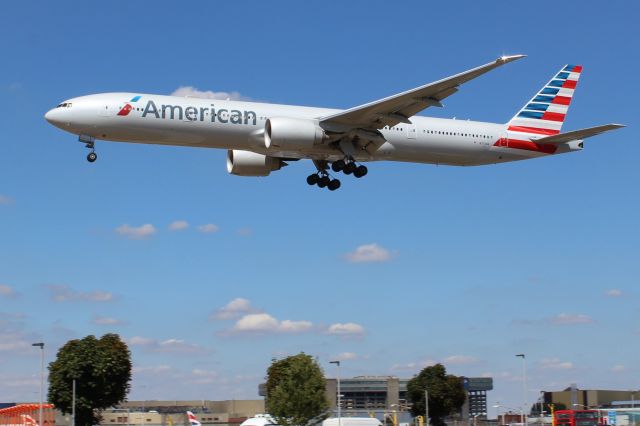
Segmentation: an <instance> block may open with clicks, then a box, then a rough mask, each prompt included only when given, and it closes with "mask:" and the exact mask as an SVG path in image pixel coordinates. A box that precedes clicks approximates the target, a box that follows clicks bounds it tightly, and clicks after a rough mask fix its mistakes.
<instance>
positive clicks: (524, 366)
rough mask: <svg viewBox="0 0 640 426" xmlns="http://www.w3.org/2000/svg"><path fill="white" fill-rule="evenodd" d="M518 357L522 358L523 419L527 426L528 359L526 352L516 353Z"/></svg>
mask: <svg viewBox="0 0 640 426" xmlns="http://www.w3.org/2000/svg"><path fill="white" fill-rule="evenodd" d="M516 357H517V358H522V393H523V405H522V412H523V415H522V417H524V419H523V421H522V422H523V423H524V425H525V426H527V424H528V422H527V416H525V415H524V412H525V410H526V409H527V405H529V404H528V402H527V399H528V398H527V359H526V357H525V355H524V354H516Z"/></svg>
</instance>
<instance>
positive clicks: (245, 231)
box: [238, 228, 253, 237]
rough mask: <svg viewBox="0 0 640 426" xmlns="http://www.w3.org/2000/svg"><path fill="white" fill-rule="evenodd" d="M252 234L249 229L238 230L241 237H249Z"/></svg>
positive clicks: (251, 230)
mask: <svg viewBox="0 0 640 426" xmlns="http://www.w3.org/2000/svg"><path fill="white" fill-rule="evenodd" d="M252 234H253V229H251V228H240V229H238V235H240V236H241V237H249V236H251V235H252Z"/></svg>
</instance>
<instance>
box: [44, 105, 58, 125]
mask: <svg viewBox="0 0 640 426" xmlns="http://www.w3.org/2000/svg"><path fill="white" fill-rule="evenodd" d="M62 115H63V114H62V113H61V111H60V109H59V108H53V109H51V110H49V111H47V113H46V114H45V115H44V119H45V120H47V121H48V122H49V123H51V124H53V125H54V126H56V127H60V126H61V125H62V122H63V118H62Z"/></svg>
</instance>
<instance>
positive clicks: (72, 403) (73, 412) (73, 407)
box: [71, 378, 76, 426]
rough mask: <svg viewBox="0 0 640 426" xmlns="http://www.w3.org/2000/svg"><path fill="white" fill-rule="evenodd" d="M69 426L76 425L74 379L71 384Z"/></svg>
mask: <svg viewBox="0 0 640 426" xmlns="http://www.w3.org/2000/svg"><path fill="white" fill-rule="evenodd" d="M71 426H76V379H75V378H74V379H73V383H72V384H71Z"/></svg>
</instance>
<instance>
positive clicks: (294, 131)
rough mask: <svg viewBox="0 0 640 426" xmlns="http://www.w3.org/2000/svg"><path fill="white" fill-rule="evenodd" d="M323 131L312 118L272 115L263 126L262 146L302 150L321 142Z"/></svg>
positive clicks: (285, 149)
mask: <svg viewBox="0 0 640 426" xmlns="http://www.w3.org/2000/svg"><path fill="white" fill-rule="evenodd" d="M324 136H325V133H324V130H322V129H321V128H320V126H318V123H317V122H315V121H313V120H307V119H304V118H289V117H273V118H270V119H268V120H267V122H266V124H265V127H264V146H265V147H266V148H267V149H279V150H283V151H289V150H304V149H308V148H311V147H313V145H315V144H319V143H321V142H322V139H323V138H324Z"/></svg>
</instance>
